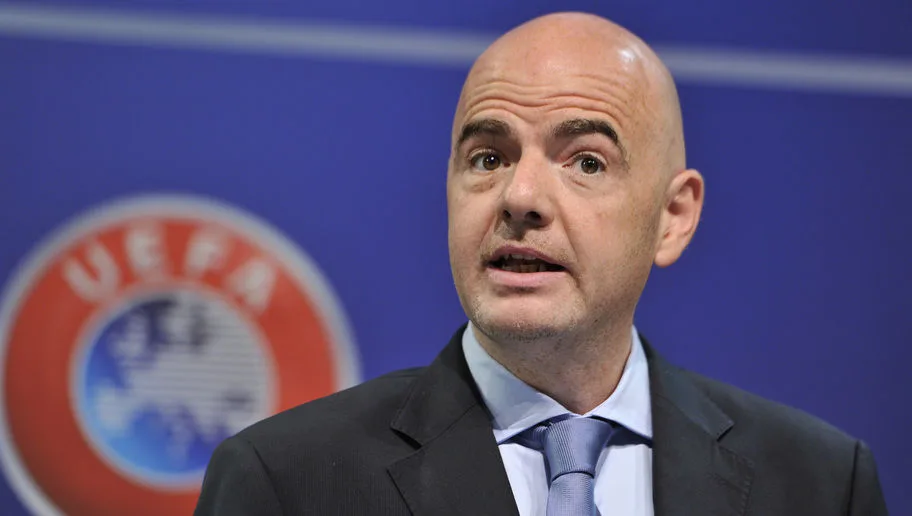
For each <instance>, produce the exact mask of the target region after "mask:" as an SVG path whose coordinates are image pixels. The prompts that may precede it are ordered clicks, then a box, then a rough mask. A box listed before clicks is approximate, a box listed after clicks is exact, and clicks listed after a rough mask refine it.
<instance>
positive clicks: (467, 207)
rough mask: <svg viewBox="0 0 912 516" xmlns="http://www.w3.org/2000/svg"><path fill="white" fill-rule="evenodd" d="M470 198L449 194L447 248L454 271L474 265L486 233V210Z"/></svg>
mask: <svg viewBox="0 0 912 516" xmlns="http://www.w3.org/2000/svg"><path fill="white" fill-rule="evenodd" d="M470 200H471V197H467V196H464V195H463V196H460V195H453V194H449V196H448V202H449V210H448V211H449V216H448V220H449V246H450V260H451V261H452V262H453V263H452V266H453V268H454V269H456V268H458V267H460V266H462V267H465V266H469V265H471V264H474V262H475V261H476V260H477V258H478V253H479V250H480V248H481V244H482V242H483V240H484V237H485V234H486V232H487V227H488V224H487V220H488V217H487V216H486V213H487V212H486V210H484V209H483V207H482V206H481V205H480V204H479V203H477V202H476V203H471V202H467V201H470Z"/></svg>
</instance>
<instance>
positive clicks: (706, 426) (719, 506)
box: [642, 339, 754, 516]
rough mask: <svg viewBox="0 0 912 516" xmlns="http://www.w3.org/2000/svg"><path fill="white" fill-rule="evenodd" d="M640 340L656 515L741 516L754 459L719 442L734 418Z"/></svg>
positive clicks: (752, 472) (749, 484) (745, 504)
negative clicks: (649, 413)
mask: <svg viewBox="0 0 912 516" xmlns="http://www.w3.org/2000/svg"><path fill="white" fill-rule="evenodd" d="M642 340H643V346H644V348H645V351H646V356H647V359H648V361H649V379H650V390H651V397H652V425H653V474H652V477H653V502H654V506H655V514H656V516H683V515H700V516H723V515H724V516H738V515H743V514H744V513H745V511H746V508H747V500H748V496H749V494H750V487H751V482H752V481H753V476H754V471H753V463H752V462H751V461H750V460H749V459H747V458H745V457H743V456H741V455H738V454H737V453H735V452H733V451H731V450H729V449H727V448H725V447H724V446H722V445H721V443H720V440H721V439H722V437H723V436H724V435H725V433H726V432H728V431H729V430H730V429H731V428H732V426H734V422H733V421H732V420H731V419H730V418H729V417H728V415H726V414H725V413H724V412H722V410H721V409H720V408H719V407H718V406H716V405H715V404H714V403H713V402H712V401H711V400H710V399H709V398H707V397H706V396H705V395H704V394H703V393H702V392H701V391H700V390H699V389H698V388H697V386H696V385H694V384H693V382H692V381H691V380H690V379H689V378H687V376H686V373H684V372H683V371H682V370H680V369H678V368H676V367H674V366H672V365H671V364H669V363H667V362H665V360H664V359H662V358H661V357H660V356H659V355H658V354H657V353H656V352H655V351H654V350H653V349H652V348H651V347H650V346H649V344H648V343H647V342H646V340H645V339H642Z"/></svg>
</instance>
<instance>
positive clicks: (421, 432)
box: [195, 327, 887, 516]
mask: <svg viewBox="0 0 912 516" xmlns="http://www.w3.org/2000/svg"><path fill="white" fill-rule="evenodd" d="M464 329H465V327H463V328H462V329H461V330H460V331H458V332H457V333H456V335H454V336H453V338H452V340H451V341H450V343H449V345H447V347H446V348H445V349H444V350H443V351H442V352H441V354H440V355H439V356H438V357H437V359H436V360H435V361H434V362H433V363H432V364H431V365H430V366H428V367H426V368H419V369H410V370H405V371H399V372H395V373H391V374H387V375H385V376H382V377H379V378H376V379H374V380H371V381H368V382H366V383H363V384H361V385H359V386H357V387H354V388H351V389H347V390H345V391H342V392H339V393H336V394H333V395H331V396H328V397H326V398H322V399H319V400H315V401H312V402H310V403H306V404H304V405H301V406H298V407H296V408H294V409H291V410H288V411H285V412H282V413H280V414H278V415H276V416H273V417H271V418H268V419H266V420H264V421H262V422H259V423H257V424H255V425H253V426H251V427H250V428H247V429H246V430H244V431H242V432H240V433H239V434H238V435H236V436H234V437H231V438H229V439H227V440H226V441H225V442H223V443H222V444H221V445H220V446H219V447H218V448H217V449H216V451H215V453H214V454H213V456H212V460H211V462H210V464H209V468H208V470H207V472H206V476H205V479H204V481H203V488H202V493H201V495H200V498H199V503H198V506H197V509H196V513H195V514H196V515H198V516H205V515H218V516H229V515H273V514H285V515H297V514H313V515H319V516H328V515H335V514H344V515H400V514H401V515H407V514H413V515H416V516H444V515H449V514H459V515H470V516H474V515H488V514H490V515H498V516H499V515H515V514H517V509H516V505H515V502H514V500H513V494H512V491H511V489H510V484H509V481H508V480H507V476H506V473H505V470H504V466H503V462H502V461H501V458H500V453H499V451H498V449H497V444H496V442H495V441H494V435H493V430H492V428H491V422H490V419H489V414H488V412H487V409H486V408H485V405H484V403H483V402H482V400H481V397H480V395H479V392H478V390H477V387H476V386H475V383H474V381H473V380H472V376H471V374H470V373H469V370H468V367H467V365H466V362H465V358H464V357H463V353H462V347H461V337H462V331H463V330H464ZM644 347H645V351H646V356H647V360H648V362H649V376H650V387H651V392H652V420H653V433H654V439H653V500H654V505H655V514H656V515H657V516H673V515H695V516H716V515H718V516H722V515H726V516H734V515H752V516H755V515H775V516H787V515H801V516H810V515H833V516H836V515H846V514H848V515H853V516H879V515H884V514H887V510H886V507H885V505H884V500H883V495H882V494H881V489H880V484H879V480H878V478H877V472H876V468H875V464H874V459H873V457H872V455H871V452H870V450H869V449H868V448H867V446H865V444H864V443H862V442H861V441H858V440H856V439H853V438H851V437H849V436H847V435H845V434H843V433H842V432H840V431H839V430H837V429H835V428H833V427H831V426H829V425H827V424H826V423H824V422H822V421H819V420H817V419H815V418H813V417H811V416H809V415H806V414H804V413H801V412H799V411H797V410H794V409H791V408H788V407H785V406H781V405H778V404H774V403H772V402H770V401H766V400H763V399H761V398H758V397H756V396H753V395H751V394H748V393H745V392H743V391H740V390H738V389H736V388H734V387H731V386H727V385H724V384H722V383H719V382H715V381H713V380H709V379H707V378H704V377H701V376H699V375H696V374H694V373H691V372H687V371H684V370H682V369H679V368H676V367H674V366H672V365H671V364H669V363H667V362H666V361H664V360H663V359H662V358H661V357H660V356H659V355H658V354H656V352H655V351H654V350H653V349H652V348H651V347H650V346H649V344H648V343H647V342H645V340H644Z"/></svg>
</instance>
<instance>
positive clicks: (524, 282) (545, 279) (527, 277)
mask: <svg viewBox="0 0 912 516" xmlns="http://www.w3.org/2000/svg"><path fill="white" fill-rule="evenodd" d="M486 270H487V273H488V277H489V278H491V281H493V282H494V283H496V284H498V285H503V286H505V287H513V288H523V289H530V288H538V287H544V286H546V285H548V284H550V283H553V282H555V281H558V280H559V279H561V278H562V277H563V275H564V274H566V271H548V272H510V271H505V270H503V269H498V268H496V267H488V268H487V269H486Z"/></svg>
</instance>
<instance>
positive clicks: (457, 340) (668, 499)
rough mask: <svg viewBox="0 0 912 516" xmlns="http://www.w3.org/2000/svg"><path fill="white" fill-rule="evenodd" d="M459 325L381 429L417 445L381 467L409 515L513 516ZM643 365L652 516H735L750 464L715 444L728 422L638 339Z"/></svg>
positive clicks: (746, 485) (747, 488)
mask: <svg viewBox="0 0 912 516" xmlns="http://www.w3.org/2000/svg"><path fill="white" fill-rule="evenodd" d="M465 328H466V326H465V325H463V326H462V327H461V328H460V329H459V330H458V331H457V332H456V334H455V335H454V336H453V337H452V338H451V339H450V342H449V344H448V345H447V346H446V348H444V349H443V351H442V352H441V353H440V355H439V356H438V357H437V358H436V359H435V360H434V362H433V363H432V364H431V365H430V366H428V368H427V369H425V371H424V372H423V373H422V374H421V375H420V376H419V377H418V378H416V380H415V382H414V383H413V384H412V388H411V390H410V392H409V394H408V396H407V397H406V399H405V401H404V402H403V404H402V406H401V408H400V409H399V411H398V412H397V413H396V415H395V416H394V418H393V420H392V422H391V428H392V429H393V430H394V431H396V432H398V433H399V434H401V435H402V436H403V437H404V438H406V439H408V440H410V441H411V442H412V443H413V444H415V445H416V447H417V449H416V451H414V452H413V453H411V454H410V455H408V456H406V457H404V458H402V459H400V460H398V461H396V462H394V463H393V464H391V465H390V466H389V468H388V470H389V473H390V475H391V477H392V479H393V481H394V482H395V483H396V485H397V487H398V488H399V491H400V493H401V494H402V496H403V498H404V499H405V501H406V503H407V504H408V506H409V508H410V509H411V511H412V513H413V514H415V515H416V516H425V515H447V514H504V515H517V514H518V511H517V508H516V503H515V502H514V499H513V492H512V490H511V488H510V484H509V480H508V479H507V475H506V471H505V469H504V465H503V461H502V460H501V457H500V452H499V450H498V448H497V443H496V442H495V439H494V435H493V429H492V426H491V416H490V414H489V413H488V411H487V409H486V408H485V405H484V403H483V402H482V398H481V394H480V393H479V392H478V388H477V387H476V385H475V382H474V381H473V380H472V376H471V373H470V372H469V368H468V366H467V365H466V361H465V357H464V356H463V353H462V346H461V339H462V333H463V331H464V330H465ZM641 341H642V343H643V348H644V351H645V353H646V357H647V361H648V363H649V377H650V392H651V397H652V402H651V408H652V421H653V501H654V508H655V514H656V516H678V515H684V514H700V515H704V516H716V515H719V516H721V515H726V516H728V515H743V514H744V512H745V510H746V506H747V499H748V495H749V493H750V486H751V482H752V480H753V464H752V463H751V462H750V461H749V460H748V459H746V458H744V457H742V456H740V455H738V454H737V453H735V452H733V451H731V450H729V449H727V448H725V447H724V446H722V445H721V444H720V440H721V439H722V437H723V436H724V435H725V434H726V433H727V432H728V431H730V429H731V428H732V427H733V426H734V422H733V421H732V419H731V418H730V417H729V416H728V415H727V414H726V413H725V412H723V411H722V410H721V409H720V408H719V407H718V406H717V405H716V404H715V403H713V402H712V401H711V400H710V399H709V398H708V397H707V396H706V395H705V394H704V393H703V392H702V391H701V390H700V389H699V388H698V387H697V386H696V385H695V384H694V383H693V381H692V380H691V379H690V378H689V377H688V375H689V373H687V372H685V371H683V370H681V369H678V368H677V367H674V366H672V365H671V364H669V363H668V362H666V361H665V360H664V359H663V358H662V357H661V356H660V355H659V354H658V353H657V352H656V351H655V350H654V349H653V348H652V346H651V345H650V344H649V343H648V342H647V341H646V339H645V338H643V337H642V335H641Z"/></svg>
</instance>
